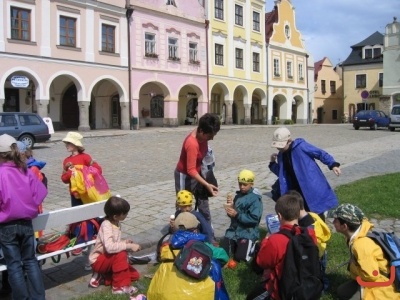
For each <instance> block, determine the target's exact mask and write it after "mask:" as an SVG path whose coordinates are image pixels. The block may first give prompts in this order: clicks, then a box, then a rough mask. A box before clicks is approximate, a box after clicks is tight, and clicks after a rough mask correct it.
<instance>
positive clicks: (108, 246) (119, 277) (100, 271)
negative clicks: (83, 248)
mask: <svg viewBox="0 0 400 300" xmlns="http://www.w3.org/2000/svg"><path fill="white" fill-rule="evenodd" d="M129 210H130V205H129V203H128V201H126V200H124V199H122V198H120V197H116V196H113V197H111V198H110V199H108V200H107V202H106V204H105V205H104V213H105V215H106V217H105V220H104V221H103V223H102V224H101V227H100V230H99V233H98V235H97V239H96V244H95V246H94V249H93V251H92V252H91V253H90V255H89V263H90V264H91V266H92V269H93V275H92V278H91V279H90V282H89V287H93V288H96V287H98V286H99V285H100V282H101V281H103V280H104V284H105V285H112V293H113V294H129V295H132V294H134V293H136V292H137V291H138V289H137V288H135V287H134V286H131V282H132V281H136V280H138V279H139V277H140V275H139V272H138V271H137V270H136V269H135V268H133V267H132V266H131V265H130V264H129V263H128V255H127V251H129V250H130V251H139V250H140V249H141V247H140V245H139V244H135V243H134V242H133V241H131V240H123V239H121V235H122V231H121V224H120V222H121V221H123V220H124V219H125V218H126V216H127V215H128V212H129Z"/></svg>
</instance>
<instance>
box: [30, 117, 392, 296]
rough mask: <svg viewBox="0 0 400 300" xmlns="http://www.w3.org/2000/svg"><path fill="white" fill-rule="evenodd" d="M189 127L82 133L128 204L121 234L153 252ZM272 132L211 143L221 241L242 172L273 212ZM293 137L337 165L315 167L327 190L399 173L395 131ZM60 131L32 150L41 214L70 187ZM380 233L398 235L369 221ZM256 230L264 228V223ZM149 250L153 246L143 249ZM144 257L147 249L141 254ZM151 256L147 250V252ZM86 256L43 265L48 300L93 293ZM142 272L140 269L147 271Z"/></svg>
mask: <svg viewBox="0 0 400 300" xmlns="http://www.w3.org/2000/svg"><path fill="white" fill-rule="evenodd" d="M193 128H194V127H192V126H183V127H179V128H145V129H141V130H138V131H120V130H117V131H113V130H101V131H90V132H87V133H83V135H84V136H85V138H84V140H83V144H84V145H85V148H86V152H87V153H89V154H90V155H91V156H92V157H93V158H94V159H95V160H97V161H98V162H99V163H100V164H101V166H102V167H103V173H104V175H105V177H106V179H107V181H108V182H109V185H110V187H111V190H112V192H113V193H114V194H120V195H121V196H122V197H124V198H125V199H127V200H128V201H129V202H130V203H131V212H130V213H129V215H128V217H127V219H126V220H125V221H124V222H123V223H124V224H123V231H124V232H126V233H128V234H129V235H130V236H132V237H133V239H134V240H136V241H137V242H139V243H141V244H142V245H144V246H147V247H151V246H154V243H155V242H156V241H158V239H159V237H160V236H161V235H162V231H163V230H165V226H166V224H167V222H168V217H169V215H170V214H172V213H173V212H174V202H175V196H174V193H175V192H174V182H173V170H174V168H175V165H176V162H177V160H178V158H179V154H180V149H181V145H182V142H183V139H184V138H185V136H186V135H187V134H188V133H189V132H190V130H191V129H193ZM276 128H277V126H267V125H249V126H223V127H222V129H221V131H220V132H219V133H218V135H217V136H216V137H215V140H214V141H211V142H210V145H211V147H212V148H213V150H214V152H215V155H216V163H217V166H216V177H217V179H218V182H219V191H220V192H219V196H217V197H215V198H212V199H210V207H211V211H212V220H213V227H214V230H215V234H216V236H217V237H221V236H223V234H224V231H225V229H226V227H227V224H229V220H228V218H227V217H226V214H225V213H224V210H223V206H222V203H223V202H224V201H225V195H226V194H227V192H229V191H234V190H236V188H237V182H236V177H237V174H238V172H239V171H240V170H241V169H243V168H247V169H250V170H253V171H254V172H255V174H256V182H255V186H256V187H258V188H259V189H260V190H261V192H262V194H263V204H264V215H265V214H267V213H270V212H273V201H272V200H271V199H270V198H269V196H270V187H271V185H272V184H273V182H274V181H275V180H276V176H275V175H274V174H272V173H271V172H270V171H269V169H268V162H269V157H270V155H271V154H272V153H273V152H275V151H274V149H273V148H271V147H270V143H271V137H272V133H273V131H274V130H275V129H276ZM290 130H291V132H292V137H294V138H297V137H302V138H305V139H306V140H307V141H308V142H310V143H312V144H314V145H316V146H318V147H320V148H322V149H324V150H326V151H328V152H329V153H330V154H332V155H333V156H334V157H335V159H336V160H337V161H338V162H340V163H341V168H342V175H341V176H340V177H336V176H335V175H334V174H333V173H332V172H331V171H329V169H328V168H327V167H326V166H324V165H321V168H322V170H323V172H325V173H326V175H327V178H328V180H329V182H330V183H331V185H332V186H334V187H335V186H338V185H341V184H344V183H348V182H352V181H354V180H358V179H361V178H364V177H369V176H372V175H379V174H384V173H392V172H398V171H399V170H400V160H399V159H397V157H398V156H399V154H400V138H399V135H400V133H399V132H390V131H388V130H376V131H371V130H368V129H366V130H361V129H360V130H358V131H356V130H354V129H353V128H352V126H351V124H338V125H293V126H291V127H290ZM65 134H66V132H56V133H55V134H54V135H53V137H52V141H51V142H50V143H46V144H37V147H36V149H35V150H34V155H35V157H36V158H37V159H42V160H45V161H46V162H47V165H46V167H45V169H44V170H43V171H44V172H45V173H46V176H47V177H48V180H49V181H48V186H49V195H48V197H47V198H46V200H45V202H44V209H45V210H53V209H59V208H62V207H69V206H70V200H69V195H68V187H67V185H64V184H63V183H62V182H61V180H60V175H61V170H62V167H61V166H62V160H63V159H64V158H65V157H66V156H67V155H68V153H67V151H66V150H65V146H64V144H63V143H62V142H61V139H62V137H64V136H65ZM373 221H375V222H376V225H377V226H378V227H383V228H387V229H391V230H394V231H396V232H397V233H400V220H399V219H395V220H381V221H378V220H373ZM261 226H265V221H264V220H262V222H261ZM149 249H151V248H149ZM144 251H145V250H144ZM148 251H149V250H148ZM85 262H86V257H85V256H80V257H76V258H74V257H71V258H69V259H66V258H63V259H62V261H61V263H59V264H53V263H52V262H47V263H46V264H45V265H44V267H43V271H44V274H45V284H46V293H47V299H57V300H59V299H72V298H74V297H78V296H81V295H83V294H88V293H91V292H93V290H90V289H88V288H87V282H88V279H89V277H90V274H91V272H90V271H85V270H84V269H83V266H84V264H85ZM145 268H146V267H141V268H140V270H141V271H142V272H146V269H145Z"/></svg>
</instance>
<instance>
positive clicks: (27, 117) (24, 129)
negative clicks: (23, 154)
mask: <svg viewBox="0 0 400 300" xmlns="http://www.w3.org/2000/svg"><path fill="white" fill-rule="evenodd" d="M4 133H7V134H9V135H11V136H12V137H14V138H15V139H16V140H18V141H22V142H24V143H25V144H26V145H27V147H30V148H33V145H34V144H35V143H43V142H46V141H48V140H49V139H50V137H51V135H50V134H49V128H48V127H47V125H46V123H45V122H44V121H43V119H42V118H41V117H40V116H39V115H38V114H34V113H23V112H2V113H0V134H4Z"/></svg>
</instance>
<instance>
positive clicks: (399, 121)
mask: <svg viewBox="0 0 400 300" xmlns="http://www.w3.org/2000/svg"><path fill="white" fill-rule="evenodd" d="M396 128H400V105H393V107H392V111H391V112H390V122H389V130H390V131H394V130H395V129H396Z"/></svg>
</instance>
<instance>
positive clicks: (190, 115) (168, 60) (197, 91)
mask: <svg viewBox="0 0 400 300" xmlns="http://www.w3.org/2000/svg"><path fill="white" fill-rule="evenodd" d="M129 8H131V9H132V10H133V11H132V15H131V18H130V35H129V36H130V53H131V62H130V64H131V74H130V76H131V88H132V106H131V108H132V111H131V112H132V116H133V118H134V123H135V124H137V126H179V125H183V124H191V123H195V122H196V120H197V116H201V115H203V114H204V113H206V112H207V111H208V95H209V92H208V86H207V63H206V62H207V57H206V56H207V52H206V50H207V22H206V20H205V9H204V4H203V1H201V0H200V1H199V0H174V1H172V0H130V6H129Z"/></svg>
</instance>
